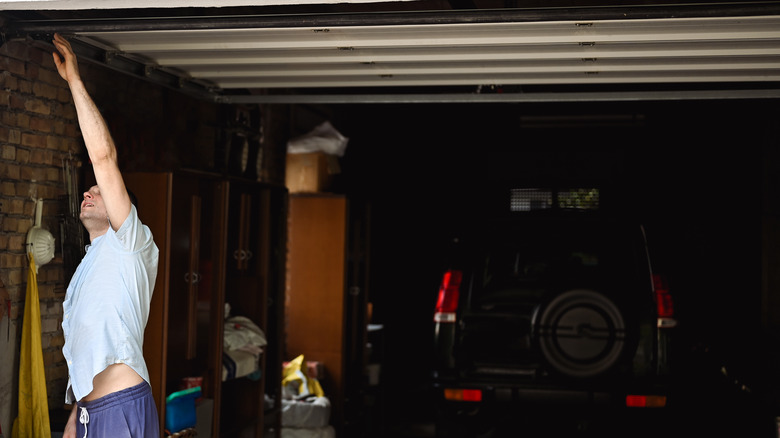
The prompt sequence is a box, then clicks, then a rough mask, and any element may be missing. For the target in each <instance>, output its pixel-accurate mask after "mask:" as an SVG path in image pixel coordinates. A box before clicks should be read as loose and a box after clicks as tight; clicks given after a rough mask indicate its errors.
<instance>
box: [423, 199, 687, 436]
mask: <svg viewBox="0 0 780 438" xmlns="http://www.w3.org/2000/svg"><path fill="white" fill-rule="evenodd" d="M505 199H506V207H507V210H508V214H506V215H501V216H500V217H496V218H494V219H491V220H490V221H486V222H485V223H482V224H480V226H478V227H474V228H475V229H476V230H472V231H471V232H469V233H466V234H464V235H463V236H461V237H459V238H458V239H457V242H456V245H455V247H454V249H453V251H452V254H451V255H452V260H451V261H450V262H449V264H448V266H447V269H446V270H445V272H444V273H443V280H442V283H441V287H440V290H439V297H438V302H437V305H436V310H435V315H434V326H435V332H434V339H435V349H434V351H435V358H434V371H433V381H434V390H435V396H436V399H437V418H436V433H437V436H441V437H444V436H498V434H499V432H500V431H501V430H505V431H506V432H507V433H506V434H505V435H501V436H532V435H531V434H532V432H533V431H537V432H539V436H558V435H555V434H554V432H555V431H559V432H561V435H563V434H564V433H566V432H567V431H569V430H576V431H580V432H582V431H588V430H590V431H592V432H593V434H594V436H604V432H605V431H607V430H608V429H600V428H601V427H606V428H609V427H613V426H615V425H616V424H618V423H621V424H623V425H629V426H631V427H632V429H631V430H633V432H636V431H638V430H641V428H643V427H644V426H641V425H637V424H636V423H633V420H630V419H631V418H633V416H634V414H636V413H637V412H639V411H642V412H650V411H653V413H657V412H659V411H661V410H663V408H664V407H665V406H666V405H667V396H668V391H669V379H670V376H671V373H670V371H671V370H670V367H671V358H670V351H671V338H672V336H673V333H674V331H675V330H674V327H675V326H676V320H675V318H674V314H673V306H672V300H671V295H670V293H669V290H668V288H667V286H666V284H665V282H664V280H663V278H662V277H661V276H660V275H658V273H657V272H655V271H654V269H653V268H654V267H653V264H652V263H651V260H650V256H649V250H648V246H647V241H646V236H645V231H644V229H643V227H642V226H640V225H639V224H637V223H635V222H634V221H629V220H625V219H622V218H618V217H616V216H614V215H609V214H605V213H604V212H602V211H601V210H599V208H598V207H599V191H598V190H596V189H588V190H548V189H516V190H509V191H507V192H506V198H505ZM594 419H601V420H603V421H594ZM616 420H619V421H616ZM569 428H571V429H569ZM632 436H636V434H633V435H632Z"/></svg>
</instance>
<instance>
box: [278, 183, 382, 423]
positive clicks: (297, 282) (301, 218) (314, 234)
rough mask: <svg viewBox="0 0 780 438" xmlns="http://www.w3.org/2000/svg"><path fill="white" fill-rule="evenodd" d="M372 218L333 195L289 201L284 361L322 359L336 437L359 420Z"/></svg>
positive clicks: (300, 196)
mask: <svg viewBox="0 0 780 438" xmlns="http://www.w3.org/2000/svg"><path fill="white" fill-rule="evenodd" d="M367 219H368V216H367V215H365V214H363V211H362V209H359V208H356V207H355V206H354V205H350V203H349V202H348V200H347V198H346V197H345V196H343V195H336V194H324V193H319V194H292V195H290V198H289V225H288V257H287V283H286V295H285V299H286V302H285V318H286V319H285V328H286V345H285V348H286V350H285V351H286V359H287V360H291V359H293V358H295V357H297V356H298V355H300V354H303V355H304V359H306V360H313V361H319V362H322V364H323V365H324V368H325V376H324V378H323V379H322V381H321V383H322V386H323V390H324V392H325V395H326V396H327V397H328V398H329V399H330V401H331V407H332V410H331V424H332V425H333V426H334V428H335V429H336V435H337V436H341V435H343V434H350V432H351V430H350V429H351V428H352V427H351V425H352V423H357V422H359V421H360V419H359V418H356V416H358V415H359V406H360V405H361V404H362V400H361V399H360V396H359V394H358V393H359V391H360V382H362V380H363V371H364V366H363V365H364V362H365V361H364V360H363V351H364V346H365V342H366V337H365V332H366V317H365V316H366V297H367V291H366V287H365V284H366V282H367V275H366V265H367V262H366V257H367V232H366V228H367V225H366V222H367Z"/></svg>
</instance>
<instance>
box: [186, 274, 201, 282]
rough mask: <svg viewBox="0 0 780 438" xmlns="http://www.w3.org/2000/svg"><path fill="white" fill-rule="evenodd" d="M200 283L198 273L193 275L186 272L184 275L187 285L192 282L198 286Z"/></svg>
mask: <svg viewBox="0 0 780 438" xmlns="http://www.w3.org/2000/svg"><path fill="white" fill-rule="evenodd" d="M199 281H200V274H198V273H197V272H192V273H190V272H186V273H185V274H184V282H185V283H188V284H189V283H190V282H191V283H192V284H198V282H199Z"/></svg>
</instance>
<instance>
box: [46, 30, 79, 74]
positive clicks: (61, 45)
mask: <svg viewBox="0 0 780 438" xmlns="http://www.w3.org/2000/svg"><path fill="white" fill-rule="evenodd" d="M52 43H54V47H55V48H56V49H57V52H59V53H57V52H53V53H52V56H53V57H54V65H56V66H57V72H58V73H59V74H60V76H62V79H65V80H66V81H67V82H68V83H70V82H72V81H78V80H81V76H80V75H79V66H78V62H77V61H76V54H75V53H73V49H72V48H71V46H70V42H68V40H66V39H65V38H63V37H62V35H60V34H58V33H55V34H54V40H52ZM60 55H62V57H60ZM63 58H64V59H63Z"/></svg>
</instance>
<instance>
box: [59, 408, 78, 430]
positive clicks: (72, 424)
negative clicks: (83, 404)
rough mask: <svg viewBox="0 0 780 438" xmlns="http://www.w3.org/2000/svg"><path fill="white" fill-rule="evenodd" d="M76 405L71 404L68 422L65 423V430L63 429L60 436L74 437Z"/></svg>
mask: <svg viewBox="0 0 780 438" xmlns="http://www.w3.org/2000/svg"><path fill="white" fill-rule="evenodd" d="M77 409H78V405H77V404H76V403H74V404H73V409H71V411H70V416H69V417H68V422H67V423H66V424H65V430H64V431H63V434H62V438H76V410H77Z"/></svg>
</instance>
